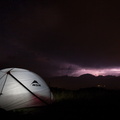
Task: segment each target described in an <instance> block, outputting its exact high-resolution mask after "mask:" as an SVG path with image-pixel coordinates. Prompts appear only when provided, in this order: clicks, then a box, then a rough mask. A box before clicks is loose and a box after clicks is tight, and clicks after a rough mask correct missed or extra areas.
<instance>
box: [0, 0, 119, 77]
mask: <svg viewBox="0 0 120 120" xmlns="http://www.w3.org/2000/svg"><path fill="white" fill-rule="evenodd" d="M0 41H1V43H0V69H4V68H8V67H19V68H25V69H29V70H31V71H33V72H36V73H38V74H39V75H41V76H58V75H69V76H79V75H81V74H84V73H91V74H93V75H108V74H110V75H120V7H119V3H117V2H115V1H110V0H92V1H91V0H1V1H0Z"/></svg>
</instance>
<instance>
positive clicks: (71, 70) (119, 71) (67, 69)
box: [58, 64, 120, 77]
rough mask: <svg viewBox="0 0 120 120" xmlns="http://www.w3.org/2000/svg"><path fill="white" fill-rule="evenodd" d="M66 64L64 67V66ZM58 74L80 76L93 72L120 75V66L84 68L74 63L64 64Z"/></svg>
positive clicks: (95, 73) (94, 73)
mask: <svg viewBox="0 0 120 120" xmlns="http://www.w3.org/2000/svg"><path fill="white" fill-rule="evenodd" d="M63 66H64V67H63ZM58 74H59V75H60V76H61V75H68V76H74V77H78V76H80V75H83V74H92V75H94V76H99V75H102V76H106V75H113V76H120V68H119V67H111V68H83V67H80V66H78V65H74V64H64V65H62V67H61V69H60V70H59V71H58Z"/></svg>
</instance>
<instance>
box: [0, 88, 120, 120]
mask: <svg viewBox="0 0 120 120" xmlns="http://www.w3.org/2000/svg"><path fill="white" fill-rule="evenodd" d="M51 90H52V92H53V95H54V98H55V101H54V102H53V103H52V104H50V105H48V106H42V107H35V108H26V109H19V110H14V111H4V110H1V116H3V117H4V118H8V117H9V118H10V119H13V120H16V119H17V120H35V119H53V120H73V119H80V120H87V119H95V120H96V119H97V120H103V119H119V118H120V116H119V113H120V91H119V90H107V89H103V88H85V89H80V90H76V91H71V90H63V89H58V88H52V89H51Z"/></svg>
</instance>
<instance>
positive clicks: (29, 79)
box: [0, 68, 53, 110]
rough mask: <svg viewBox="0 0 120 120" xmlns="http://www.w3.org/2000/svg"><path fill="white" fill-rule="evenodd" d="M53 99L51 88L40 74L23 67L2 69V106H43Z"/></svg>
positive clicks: (0, 105) (0, 76)
mask: <svg viewBox="0 0 120 120" xmlns="http://www.w3.org/2000/svg"><path fill="white" fill-rule="evenodd" d="M52 99H53V95H52V92H51V91H50V88H49V87H48V85H47V84H46V82H45V81H44V80H43V79H42V78H41V77H40V76H39V75H37V74H35V73H33V72H31V71H29V70H26V69H21V68H6V69H2V70H0V108H2V109H5V110H13V109H18V108H26V107H33V106H43V105H47V104H49V103H50V102H51V100H52Z"/></svg>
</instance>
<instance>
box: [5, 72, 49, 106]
mask: <svg viewBox="0 0 120 120" xmlns="http://www.w3.org/2000/svg"><path fill="white" fill-rule="evenodd" d="M7 74H9V75H10V76H11V77H12V78H14V79H15V80H16V81H17V82H18V83H19V84H20V85H22V86H23V87H24V88H25V89H26V90H27V91H29V92H30V93H31V94H32V95H34V96H35V97H36V98H37V99H39V100H40V101H42V102H43V103H45V104H46V105H48V103H47V102H46V101H44V100H43V99H41V98H40V97H38V96H37V95H35V94H34V93H33V92H32V91H31V90H29V89H28V88H27V87H26V86H25V85H23V84H22V83H21V82H20V81H19V80H18V79H17V78H16V77H14V76H13V75H12V74H11V73H10V71H8V72H7Z"/></svg>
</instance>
